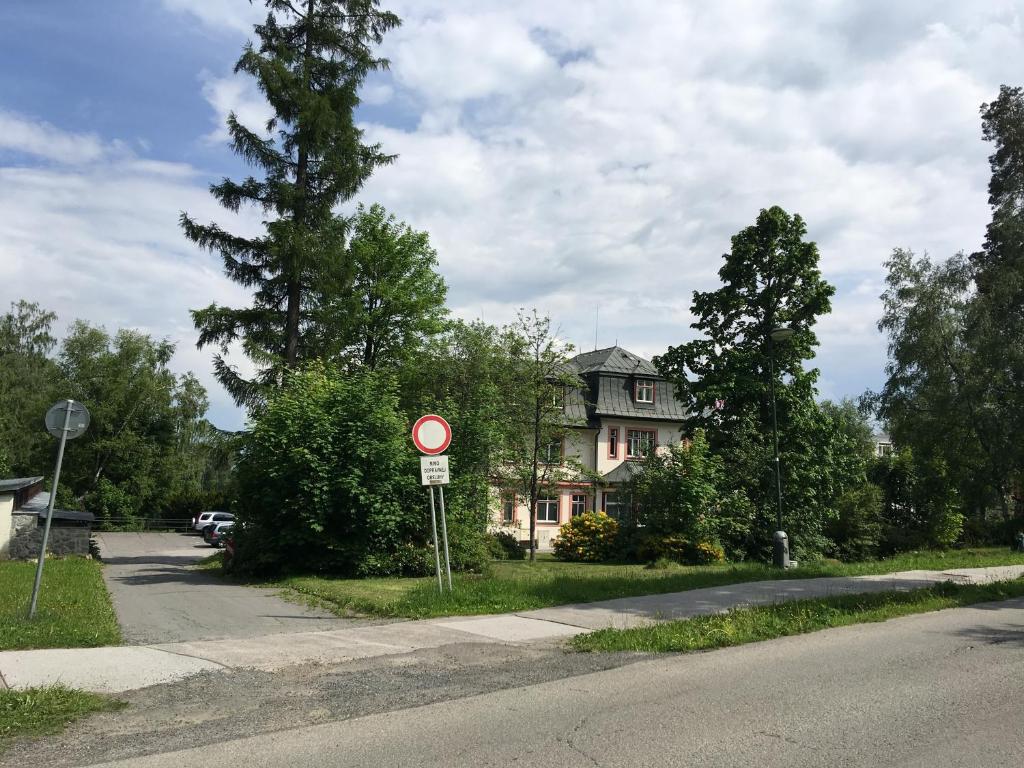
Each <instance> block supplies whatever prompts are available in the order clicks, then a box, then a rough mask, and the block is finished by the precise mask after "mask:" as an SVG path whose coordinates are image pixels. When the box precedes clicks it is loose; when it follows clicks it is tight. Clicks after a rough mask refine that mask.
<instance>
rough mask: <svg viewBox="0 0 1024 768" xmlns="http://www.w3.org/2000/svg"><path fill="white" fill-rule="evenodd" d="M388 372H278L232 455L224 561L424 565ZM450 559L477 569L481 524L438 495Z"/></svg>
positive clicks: (393, 569) (395, 569)
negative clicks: (232, 501)
mask: <svg viewBox="0 0 1024 768" xmlns="http://www.w3.org/2000/svg"><path fill="white" fill-rule="evenodd" d="M418 470H419V467H418V463H417V461H416V458H415V456H414V455H413V452H412V445H411V442H410V440H409V438H408V423H407V420H406V417H405V415H404V414H403V413H402V412H401V410H400V409H399V403H398V395H397V392H396V383H395V381H394V379H393V378H392V377H390V376H388V375H386V374H383V373H380V372H371V371H365V370H364V371H360V372H356V373H351V374H341V373H340V372H338V371H336V370H332V369H329V368H322V367H314V368H310V369H309V370H306V371H297V372H295V373H292V374H290V375H289V377H288V378H287V380H286V382H285V386H283V387H282V388H281V389H280V390H278V391H277V392H275V393H273V394H272V395H271V396H270V398H269V399H268V401H267V404H266V407H265V409H263V410H262V411H261V412H260V414H259V415H258V417H257V418H256V419H255V420H254V422H253V424H252V428H251V430H250V432H249V433H248V434H247V435H245V437H244V438H242V441H241V451H240V455H239V459H238V494H239V495H238V502H237V507H236V512H237V513H238V516H239V521H240V530H239V531H238V533H237V534H236V540H237V557H236V559H237V561H238V562H237V563H236V567H237V568H238V569H239V570H240V571H242V572H247V573H280V572H284V571H330V572H334V573H341V574H348V575H359V576H369V575H384V574H406V575H412V574H416V575H420V574H424V573H427V572H428V571H429V569H430V567H431V564H432V562H433V553H432V549H430V548H429V546H428V532H429V518H428V516H427V505H426V501H425V498H424V495H423V493H422V491H421V489H420V487H419V485H418V483H417V478H418ZM448 532H449V540H450V544H451V556H452V565H453V567H455V568H460V569H465V570H469V569H479V567H481V564H482V562H483V561H484V559H485V557H486V551H485V549H484V546H483V531H482V530H481V529H478V528H477V526H476V525H475V523H474V520H473V516H472V513H471V512H468V511H467V510H466V508H465V507H464V506H463V505H462V504H460V503H459V502H458V501H457V500H456V501H454V503H450V504H449V506H448Z"/></svg>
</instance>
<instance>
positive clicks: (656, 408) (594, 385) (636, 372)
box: [564, 347, 686, 428]
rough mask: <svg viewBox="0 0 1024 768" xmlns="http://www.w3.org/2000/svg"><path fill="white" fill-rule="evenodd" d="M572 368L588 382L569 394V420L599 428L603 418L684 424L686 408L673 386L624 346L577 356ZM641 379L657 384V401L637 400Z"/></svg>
mask: <svg viewBox="0 0 1024 768" xmlns="http://www.w3.org/2000/svg"><path fill="white" fill-rule="evenodd" d="M569 367H571V368H572V369H573V370H575V371H576V373H577V375H578V376H579V377H580V379H581V380H582V381H583V382H585V384H586V386H585V388H583V389H581V390H579V391H575V392H571V393H570V392H567V393H566V398H565V406H564V407H565V413H566V420H567V421H568V422H569V423H574V424H581V423H584V422H585V423H586V424H587V426H589V427H592V428H594V427H597V426H598V425H599V423H600V419H601V417H608V416H611V417H619V418H627V419H650V420H658V421H683V420H684V419H685V418H686V409H685V408H683V405H682V404H681V403H680V402H679V401H678V400H677V399H676V398H675V392H674V387H673V385H672V384H671V383H670V382H668V381H666V380H665V379H664V377H662V376H661V375H660V374H659V373H658V370H657V369H656V368H655V367H654V365H653V364H652V363H651V362H650V361H649V360H644V359H643V358H642V357H639V356H638V355H634V354H633V353H632V352H629V351H628V350H625V349H623V348H622V347H609V348H608V349H598V350H595V351H593V352H584V353H582V354H579V355H576V357H574V358H573V359H572V360H570V361H569ZM638 379H644V380H649V381H653V382H654V402H653V403H639V402H637V401H636V399H635V398H634V396H633V394H634V387H635V385H636V382H637V380H638Z"/></svg>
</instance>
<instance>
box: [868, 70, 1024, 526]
mask: <svg viewBox="0 0 1024 768" xmlns="http://www.w3.org/2000/svg"><path fill="white" fill-rule="evenodd" d="M1022 116H1024V90H1022V89H1021V88H1011V87H1008V86H1002V87H1001V88H1000V91H999V96H998V98H997V99H995V100H994V101H993V102H991V103H989V104H983V105H982V107H981V117H982V133H983V137H984V139H985V140H986V141H989V142H991V143H992V145H993V148H994V151H993V153H992V154H991V156H990V157H989V163H990V165H991V178H990V182H989V203H990V205H991V207H992V219H991V221H990V223H989V225H988V227H987V229H986V237H985V242H984V247H983V249H982V250H981V251H979V252H977V253H974V254H971V255H970V256H969V257H967V256H964V255H963V254H957V255H955V256H953V257H952V258H950V259H948V260H946V261H939V262H933V261H932V260H931V259H929V258H928V257H927V256H925V257H920V258H919V257H916V256H915V255H914V254H913V253H912V252H910V251H907V250H902V249H897V250H896V251H894V252H893V254H892V257H891V258H890V259H889V261H888V262H887V264H886V266H887V268H888V271H889V274H888V277H887V281H886V283H887V287H886V291H885V293H884V294H883V295H882V300H883V304H884V314H883V316H882V319H881V321H880V322H879V328H880V329H881V330H882V331H883V332H885V333H886V334H887V335H888V337H889V363H888V365H887V368H886V373H887V374H888V379H887V381H886V383H885V386H884V388H883V389H882V391H881V392H880V393H878V394H877V395H874V396H872V398H871V403H872V404H873V405H874V406H875V407H876V409H877V411H878V414H879V416H880V417H881V418H882V419H883V420H884V421H885V422H886V423H887V425H888V427H889V432H890V434H891V435H892V436H893V439H894V441H895V443H896V444H897V445H898V446H902V447H906V448H910V449H911V450H912V451H913V453H914V455H915V457H916V459H915V460H916V461H917V462H918V463H919V464H920V465H922V466H923V465H924V464H925V463H929V462H931V463H934V464H935V465H936V466H940V467H942V469H943V472H944V481H945V480H948V481H949V482H950V483H951V484H952V485H953V486H954V487H955V489H956V491H957V493H958V495H959V509H958V512H959V513H962V514H966V515H967V516H968V517H973V518H978V519H983V518H986V517H988V516H989V514H990V510H992V511H998V513H999V514H1000V515H1001V516H1002V517H1003V518H1004V519H1005V518H1008V517H1009V516H1010V514H1011V508H1010V501H1011V493H1012V491H1013V489H1014V488H1019V487H1020V483H1021V480H1022V478H1024V444H1022V443H1021V440H1020V439H1019V436H1020V434H1021V431H1022V430H1024V218H1022V216H1021V209H1022V199H1024V198H1022V193H1021V190H1024V132H1022V130H1021V126H1022V124H1024V123H1022ZM921 479H922V480H924V478H923V477H922V478H921ZM936 520H938V518H936ZM956 527H957V518H956V514H955V513H954V512H953V511H948V512H946V513H945V514H944V516H942V523H941V524H939V523H938V522H936V526H935V527H933V529H932V534H931V535H932V537H933V538H934V539H936V540H944V541H950V540H951V539H952V537H953V533H954V531H955V529H956Z"/></svg>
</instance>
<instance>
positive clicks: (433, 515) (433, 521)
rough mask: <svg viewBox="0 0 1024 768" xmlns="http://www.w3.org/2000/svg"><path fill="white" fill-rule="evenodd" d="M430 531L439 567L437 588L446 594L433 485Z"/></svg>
mask: <svg viewBox="0 0 1024 768" xmlns="http://www.w3.org/2000/svg"><path fill="white" fill-rule="evenodd" d="M442 509H444V507H442ZM442 520H443V518H442ZM430 530H431V531H433V532H434V564H435V565H436V566H437V588H438V590H440V591H441V592H444V585H443V584H442V583H441V551H440V549H439V548H438V544H437V513H436V512H434V486H432V485H431V486H430ZM447 545H448V541H447V539H446V540H445V546H447Z"/></svg>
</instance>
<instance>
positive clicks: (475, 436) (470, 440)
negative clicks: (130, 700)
mask: <svg viewBox="0 0 1024 768" xmlns="http://www.w3.org/2000/svg"><path fill="white" fill-rule="evenodd" d="M504 339H505V337H504V336H503V335H502V334H501V332H500V331H498V330H497V329H496V328H494V327H492V326H489V325H485V324H484V323H480V322H476V323H471V324H470V323H463V322H460V321H456V322H453V323H451V324H450V326H449V327H448V329H447V330H446V331H445V332H444V333H443V334H440V335H438V336H436V337H434V338H433V339H431V340H430V341H429V342H428V343H427V344H426V345H425V346H424V348H422V349H420V350H417V351H416V353H415V354H413V355H412V356H411V357H410V358H409V360H408V361H407V362H406V363H405V364H404V365H402V366H401V368H400V369H399V371H398V374H397V375H398V376H399V377H400V392H401V398H402V408H403V410H404V411H405V413H406V414H407V415H408V417H409V419H410V420H412V419H415V418H417V417H419V416H421V415H423V414H424V413H439V414H441V415H442V416H444V418H445V419H447V420H448V422H449V423H450V424H451V425H452V432H453V434H454V435H455V436H456V437H455V439H454V440H453V441H452V445H451V447H450V448H449V450H448V457H449V465H450V467H451V470H452V483H451V485H449V486H448V487H447V488H446V489H445V498H446V499H447V500H448V503H449V504H450V505H452V506H453V507H455V508H458V509H460V510H462V511H463V512H464V514H465V515H466V516H467V519H468V520H471V521H472V525H473V526H474V527H475V528H476V530H477V531H478V533H477V535H479V534H480V532H483V531H484V530H486V528H487V525H488V523H489V520H490V509H489V505H490V501H491V481H492V478H493V476H494V474H495V471H496V470H495V467H496V465H497V462H498V461H500V458H501V451H502V446H503V445H504V444H505V442H506V439H507V434H508V429H509V426H508V420H507V412H506V410H505V406H506V403H508V402H509V399H510V391H511V390H510V386H509V380H510V377H509V365H510V364H509V359H508V355H507V346H506V343H505V340H504Z"/></svg>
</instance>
